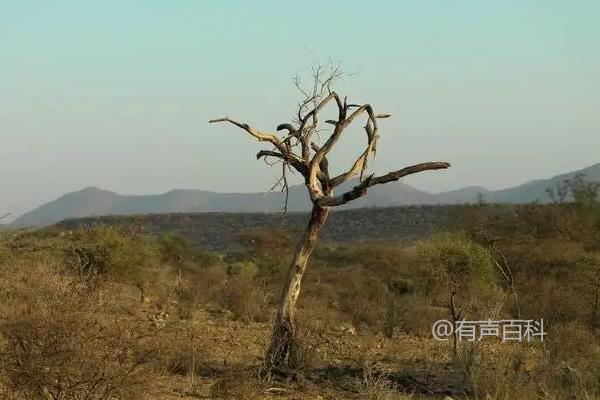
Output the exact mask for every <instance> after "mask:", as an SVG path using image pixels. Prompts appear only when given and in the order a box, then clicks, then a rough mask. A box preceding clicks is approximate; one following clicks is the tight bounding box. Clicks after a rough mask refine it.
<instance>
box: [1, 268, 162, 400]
mask: <svg viewBox="0 0 600 400" xmlns="http://www.w3.org/2000/svg"><path fill="white" fill-rule="evenodd" d="M3 272H4V273H3V275H2V285H1V288H2V289H1V292H0V303H1V304H2V309H1V310H0V315H2V319H1V320H0V339H1V340H0V371H1V372H0V379H2V380H3V381H4V383H5V385H6V386H8V387H9V388H11V390H13V391H14V392H16V393H19V394H21V395H23V396H24V397H25V398H28V399H40V400H47V399H59V398H60V399H67V400H68V399H84V398H85V399H91V400H93V399H111V398H121V399H137V398H141V397H142V395H141V390H142V389H143V388H145V389H147V388H148V387H149V382H150V378H151V374H150V373H149V371H148V370H147V369H146V368H145V365H144V364H145V361H146V360H147V357H148V356H149V354H151V347H147V346H146V344H147V343H146V341H145V340H143V339H141V337H142V334H144V335H145V336H149V335H148V334H147V332H143V331H142V330H141V327H140V326H137V325H132V324H130V323H127V322H126V321H124V320H116V319H115V318H114V317H111V318H107V317H106V313H108V312H110V311H111V310H110V306H109V304H108V303H107V302H106V300H105V299H104V294H103V292H102V288H98V287H90V286H89V285H88V282H85V281H80V280H77V279H75V278H74V277H72V276H69V275H65V274H62V273H60V272H59V271H58V270H57V268H56V267H53V266H51V265H37V266H34V267H33V268H29V269H27V270H25V269H24V268H19V269H18V270H12V269H9V268H6V269H4V270H3ZM144 397H145V396H144Z"/></svg>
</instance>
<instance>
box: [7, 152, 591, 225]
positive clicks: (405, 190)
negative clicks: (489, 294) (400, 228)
mask: <svg viewBox="0 0 600 400" xmlns="http://www.w3.org/2000/svg"><path fill="white" fill-rule="evenodd" d="M577 173H581V174H584V175H585V176H586V178H587V179H589V180H593V181H598V182H600V163H598V164H595V165H593V166H591V167H588V168H584V169H581V170H578V171H572V172H569V173H565V174H561V175H557V176H554V177H552V178H549V179H537V180H532V181H530V182H527V183H525V184H522V185H519V186H515V187H511V188H507V189H503V190H496V191H490V190H487V189H485V188H483V187H477V186H470V187H466V188H462V189H458V190H453V191H448V192H443V193H439V194H432V193H429V192H426V191H422V190H418V189H415V188H413V187H411V186H409V185H407V184H405V183H402V182H396V183H393V184H388V185H382V186H375V187H373V188H371V189H370V190H369V195H368V196H365V197H363V198H360V199H358V200H357V201H354V202H351V203H349V204H347V205H345V206H344V207H342V208H343V209H344V208H345V209H356V208H365V207H396V206H406V205H433V204H462V203H473V202H475V201H477V198H478V196H479V194H480V193H481V194H483V197H484V198H485V200H486V201H487V202H492V203H528V202H533V201H540V202H545V201H547V195H546V188H548V187H549V186H554V185H555V184H557V183H561V182H563V181H564V180H565V179H568V178H570V177H572V176H574V175H575V174H577ZM355 183H356V182H350V183H348V184H347V185H346V187H350V186H352V185H354V184H355ZM341 190H344V188H342V189H341ZM283 202H284V195H283V194H282V193H280V192H268V193H216V192H210V191H203V190H172V191H170V192H167V193H163V194H155V195H121V194H117V193H114V192H111V191H107V190H102V189H99V188H95V187H89V188H86V189H83V190H80V191H78V192H73V193H68V194H65V195H64V196H62V197H60V198H58V199H56V200H53V201H51V202H48V203H46V204H44V205H42V206H40V207H38V208H36V209H35V210H32V211H30V212H28V213H26V214H24V215H22V216H21V217H19V218H17V219H16V220H15V221H14V222H13V223H12V224H11V225H12V226H14V227H24V226H44V225H51V224H54V223H57V222H59V221H61V220H64V219H68V218H84V217H90V216H102V215H134V214H166V213H201V212H229V213H241V212H245V213H255V212H262V213H271V212H273V213H277V212H280V211H281V209H282V206H283ZM309 207H310V202H309V199H308V195H307V193H306V190H305V188H304V186H302V185H297V186H292V187H290V193H289V202H288V211H291V212H303V211H307V210H308V209H309Z"/></svg>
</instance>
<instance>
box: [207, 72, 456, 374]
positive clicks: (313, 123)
mask: <svg viewBox="0 0 600 400" xmlns="http://www.w3.org/2000/svg"><path fill="white" fill-rule="evenodd" d="M324 75H325V77H324ZM338 76H339V70H338V69H337V68H333V69H332V70H330V71H324V70H323V69H322V68H321V67H316V68H314V69H313V85H312V87H311V88H310V90H304V89H303V88H302V87H301V86H300V84H299V82H298V80H296V87H297V88H298V89H299V90H300V91H301V92H302V94H303V95H304V99H303V100H302V101H301V102H300V104H299V106H298V112H297V117H296V120H295V121H294V123H283V124H280V125H279V126H277V131H278V132H283V134H280V135H278V134H276V133H267V132H263V131H261V130H258V129H256V128H254V127H252V126H250V125H248V124H247V123H244V122H238V121H236V120H234V119H231V118H229V117H222V118H217V119H213V120H211V121H210V122H211V123H217V122H227V123H230V124H233V125H235V126H237V127H239V128H241V129H243V130H244V131H246V132H247V133H249V134H250V135H251V136H253V137H254V138H255V139H257V140H258V141H260V142H264V143H265V144H267V145H268V147H269V148H267V149H264V150H261V151H259V152H258V154H257V155H256V158H257V159H261V158H264V159H271V160H276V161H280V162H281V165H282V175H281V178H280V179H279V182H280V183H281V185H282V187H283V189H282V190H284V191H285V192H286V202H285V204H286V205H285V208H284V209H287V189H288V186H287V185H288V179H287V172H288V171H290V172H294V171H295V172H297V173H299V174H300V175H301V176H302V177H303V179H304V184H305V185H306V188H307V190H308V194H309V195H310V201H311V202H312V212H311V215H310V219H309V221H308V225H307V227H306V230H305V232H304V234H303V236H302V238H301V239H300V242H299V243H298V245H297V247H296V250H295V254H294V257H293V259H292V262H291V265H290V269H289V272H288V275H287V279H286V282H285V285H284V287H283V290H282V292H281V297H280V299H279V306H278V309H277V315H276V318H275V322H274V327H273V333H272V338H271V344H270V347H269V350H268V352H267V357H266V363H265V365H266V368H267V371H269V372H270V371H271V370H272V369H273V368H277V369H278V370H283V371H285V370H289V369H290V368H294V366H295V365H296V362H297V361H298V360H295V356H294V354H295V351H294V349H295V347H296V346H295V344H296V340H295V326H294V314H295V310H296V302H297V300H298V296H299V294H300V286H301V284H302V277H303V276H304V272H305V271H306V267H307V264H308V260H309V258H310V255H311V253H312V251H313V249H314V248H315V245H316V243H317V239H318V237H319V232H320V231H321V228H322V227H323V224H325V221H326V220H327V216H328V214H329V211H330V210H331V208H332V207H337V206H341V205H343V204H346V203H348V202H351V201H353V200H356V199H358V198H360V197H362V196H364V195H366V194H367V190H368V189H369V188H370V187H372V186H375V185H383V184H385V183H389V182H394V181H397V180H399V179H400V178H403V177H405V176H407V175H412V174H416V173H419V172H423V171H429V170H438V169H445V168H448V167H449V166H450V164H449V163H447V162H426V163H421V164H416V165H411V166H408V167H405V168H402V169H399V170H397V171H393V172H389V173H387V174H385V175H381V176H375V175H374V174H370V175H366V174H365V171H366V169H367V162H368V160H369V158H370V157H371V156H374V155H375V153H376V149H377V140H378V139H379V136H378V128H379V125H378V120H380V119H383V118H388V117H390V115H389V114H379V113H377V112H375V110H374V109H373V107H372V106H371V105H370V104H351V103H348V102H347V100H346V98H342V97H340V96H339V95H338V94H337V93H336V92H335V91H332V90H331V89H330V87H331V84H332V81H333V80H334V79H335V78H337V77H338ZM328 106H329V107H332V108H333V112H334V114H335V115H336V116H335V119H329V120H325V121H324V124H327V125H322V124H321V118H320V117H321V116H322V115H323V113H324V112H325V111H326V108H328ZM360 118H364V119H365V120H366V122H365V126H364V130H365V133H366V139H367V140H366V146H365V148H364V150H363V152H362V153H361V154H360V155H359V156H358V158H357V159H356V160H355V161H354V163H353V164H352V166H351V167H350V168H349V169H348V170H346V171H345V172H343V173H341V174H339V175H336V176H330V173H329V167H328V165H329V163H328V159H327V156H328V154H329V153H330V152H331V150H332V149H333V148H334V146H335V145H336V143H338V141H339V140H340V138H341V137H342V135H343V134H344V132H345V131H346V129H347V128H348V127H349V126H350V125H351V124H352V123H353V122H354V121H359V119H360ZM323 126H328V127H329V128H330V129H327V131H328V134H327V136H328V137H327V140H324V141H323V142H322V144H319V143H318V137H319V136H320V135H321V134H322V133H323V131H324V129H322V128H323ZM271 165H272V164H271ZM357 176H358V177H359V179H358V180H357V184H356V185H355V186H354V187H353V188H351V189H350V190H347V191H345V192H343V193H340V194H334V191H335V189H336V188H337V187H339V186H340V185H341V184H343V183H344V182H347V181H349V180H351V179H353V178H354V177H357Z"/></svg>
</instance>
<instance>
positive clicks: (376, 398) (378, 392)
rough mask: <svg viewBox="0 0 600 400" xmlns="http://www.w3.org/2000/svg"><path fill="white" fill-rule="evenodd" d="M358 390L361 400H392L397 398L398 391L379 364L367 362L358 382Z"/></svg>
mask: <svg viewBox="0 0 600 400" xmlns="http://www.w3.org/2000/svg"><path fill="white" fill-rule="evenodd" d="M356 390H357V392H358V393H359V396H360V398H361V399H366V400H392V399H395V398H397V389H396V387H395V386H394V384H393V383H392V382H391V381H390V379H389V376H388V374H387V373H386V372H385V371H383V369H382V368H381V366H379V365H378V364H377V363H372V362H365V363H364V364H363V368H362V378H360V379H358V380H357V382H356Z"/></svg>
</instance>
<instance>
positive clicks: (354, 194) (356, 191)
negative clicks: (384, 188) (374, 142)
mask: <svg viewBox="0 0 600 400" xmlns="http://www.w3.org/2000/svg"><path fill="white" fill-rule="evenodd" d="M449 167H450V164H449V163H447V162H426V163H421V164H416V165H411V166H410V167H406V168H402V169H400V170H398V171H393V172H390V173H388V174H385V175H383V176H379V177H373V175H371V176H369V177H368V178H367V179H365V180H364V181H362V182H361V183H360V184H359V185H356V186H355V187H354V188H353V189H352V190H349V191H347V192H345V193H343V194H341V195H338V196H333V197H332V196H325V197H321V198H320V199H318V200H317V201H316V204H317V205H318V206H321V207H335V206H340V205H342V204H346V203H348V202H350V201H352V200H356V199H358V198H359V197H362V196H364V195H365V194H367V189H368V188H370V187H371V186H375V185H382V184H385V183H388V182H393V181H397V180H399V179H400V178H403V177H405V176H408V175H412V174H417V173H419V172H423V171H432V170H437V169H446V168H449Z"/></svg>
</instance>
